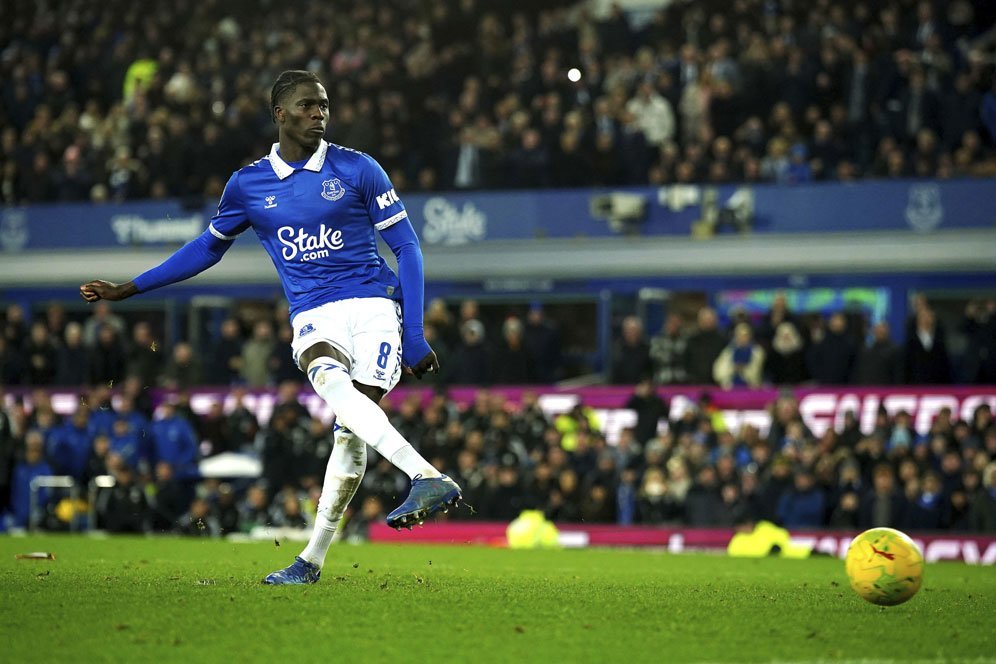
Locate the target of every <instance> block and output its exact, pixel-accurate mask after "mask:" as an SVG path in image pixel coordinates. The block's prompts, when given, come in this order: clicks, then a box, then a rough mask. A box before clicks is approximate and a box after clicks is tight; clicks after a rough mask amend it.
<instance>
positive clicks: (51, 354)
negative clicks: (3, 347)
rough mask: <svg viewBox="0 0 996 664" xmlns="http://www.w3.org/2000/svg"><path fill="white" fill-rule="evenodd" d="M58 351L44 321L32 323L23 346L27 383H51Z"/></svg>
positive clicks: (53, 378)
mask: <svg viewBox="0 0 996 664" xmlns="http://www.w3.org/2000/svg"><path fill="white" fill-rule="evenodd" d="M58 352H59V351H58V349H57V348H56V346H55V344H54V343H53V342H52V339H51V336H50V335H49V332H48V328H47V327H46V326H45V323H43V322H41V321H35V322H34V323H32V324H31V335H30V336H29V337H28V342H27V344H26V345H25V347H24V356H25V358H27V369H28V371H27V379H28V380H27V382H28V384H29V385H51V384H52V383H53V382H54V381H55V372H56V368H57V366H58Z"/></svg>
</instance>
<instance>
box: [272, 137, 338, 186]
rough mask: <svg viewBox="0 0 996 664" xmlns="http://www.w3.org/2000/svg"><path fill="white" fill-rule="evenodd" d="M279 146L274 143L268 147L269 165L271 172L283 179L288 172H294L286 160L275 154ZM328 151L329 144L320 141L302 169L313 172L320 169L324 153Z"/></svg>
mask: <svg viewBox="0 0 996 664" xmlns="http://www.w3.org/2000/svg"><path fill="white" fill-rule="evenodd" d="M279 147H280V143H274V144H273V147H271V148H270V166H272V167H273V172H274V173H276V174H277V177H278V178H280V179H281V180H283V179H284V178H286V177H288V176H290V174H291V173H293V172H294V169H293V168H291V167H290V166H289V165H288V164H287V162H286V161H284V160H283V159H281V158H280V155H279V154H277V148H279ZM328 151H329V144H328V143H326V142H325V141H322V142H321V144H320V145H319V146H318V149H317V150H315V153H314V154H313V155H311V159H309V160H308V163H307V164H305V165H304V170H306V171H312V172H314V173H318V172H319V171H321V170H322V165H323V164H324V163H325V153H327V152H328Z"/></svg>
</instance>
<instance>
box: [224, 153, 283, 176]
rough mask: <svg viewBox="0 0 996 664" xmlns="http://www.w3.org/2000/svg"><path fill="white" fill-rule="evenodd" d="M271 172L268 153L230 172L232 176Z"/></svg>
mask: <svg viewBox="0 0 996 664" xmlns="http://www.w3.org/2000/svg"><path fill="white" fill-rule="evenodd" d="M261 172H262V173H264V174H265V173H272V172H273V166H271V165H270V155H269V154H265V155H263V156H262V157H260V158H259V159H257V160H255V161H251V162H249V163H248V164H246V165H245V166H243V167H242V168H240V169H239V170H237V171H235V172H234V173H232V177H233V178H238V177H240V176H246V175H249V176H252V175H258V174H259V173H261Z"/></svg>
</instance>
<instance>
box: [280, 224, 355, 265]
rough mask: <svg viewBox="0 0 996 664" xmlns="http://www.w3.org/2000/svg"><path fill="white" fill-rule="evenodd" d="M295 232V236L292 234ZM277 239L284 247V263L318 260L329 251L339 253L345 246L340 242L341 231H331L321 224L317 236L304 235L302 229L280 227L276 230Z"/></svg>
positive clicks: (325, 256)
mask: <svg viewBox="0 0 996 664" xmlns="http://www.w3.org/2000/svg"><path fill="white" fill-rule="evenodd" d="M295 230H296V231H297V235H295V234H294V232H295ZM277 239H278V240H280V244H282V245H284V248H283V250H282V251H281V253H282V254H283V257H284V260H285V261H292V260H295V259H298V255H300V259H298V260H300V261H301V262H302V263H304V262H306V261H313V260H315V259H318V258H327V257H328V255H329V251H339V250H340V249H342V248H343V247H344V246H345V243H344V242H343V241H342V231H337V230H332V227H331V226H328V227H327V226H326V225H325V224H322V225H321V226H319V227H318V234H317V235H312V234H311V233H305V232H304V229H303V228H298V229H295V228H294V227H292V226H281V227H280V228H278V229H277Z"/></svg>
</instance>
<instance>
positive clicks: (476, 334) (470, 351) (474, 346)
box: [449, 318, 492, 385]
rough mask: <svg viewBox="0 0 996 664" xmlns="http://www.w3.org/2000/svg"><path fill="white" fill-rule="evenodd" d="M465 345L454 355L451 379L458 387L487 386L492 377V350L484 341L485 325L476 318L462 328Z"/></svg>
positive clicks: (461, 332)
mask: <svg viewBox="0 0 996 664" xmlns="http://www.w3.org/2000/svg"><path fill="white" fill-rule="evenodd" d="M460 335H461V338H462V340H463V343H462V344H461V345H460V346H458V347H457V349H456V352H455V353H454V354H453V359H452V361H451V364H452V365H453V368H452V369H451V370H450V374H449V375H450V379H451V380H452V381H453V382H454V383H456V384H457V385H486V384H488V382H489V378H490V376H491V366H492V365H491V349H490V348H489V347H488V346H487V345H486V343H485V339H484V324H483V323H481V321H479V320H477V319H476V318H471V319H469V320H466V321H465V322H464V323H463V324H462V325H461V326H460Z"/></svg>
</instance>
